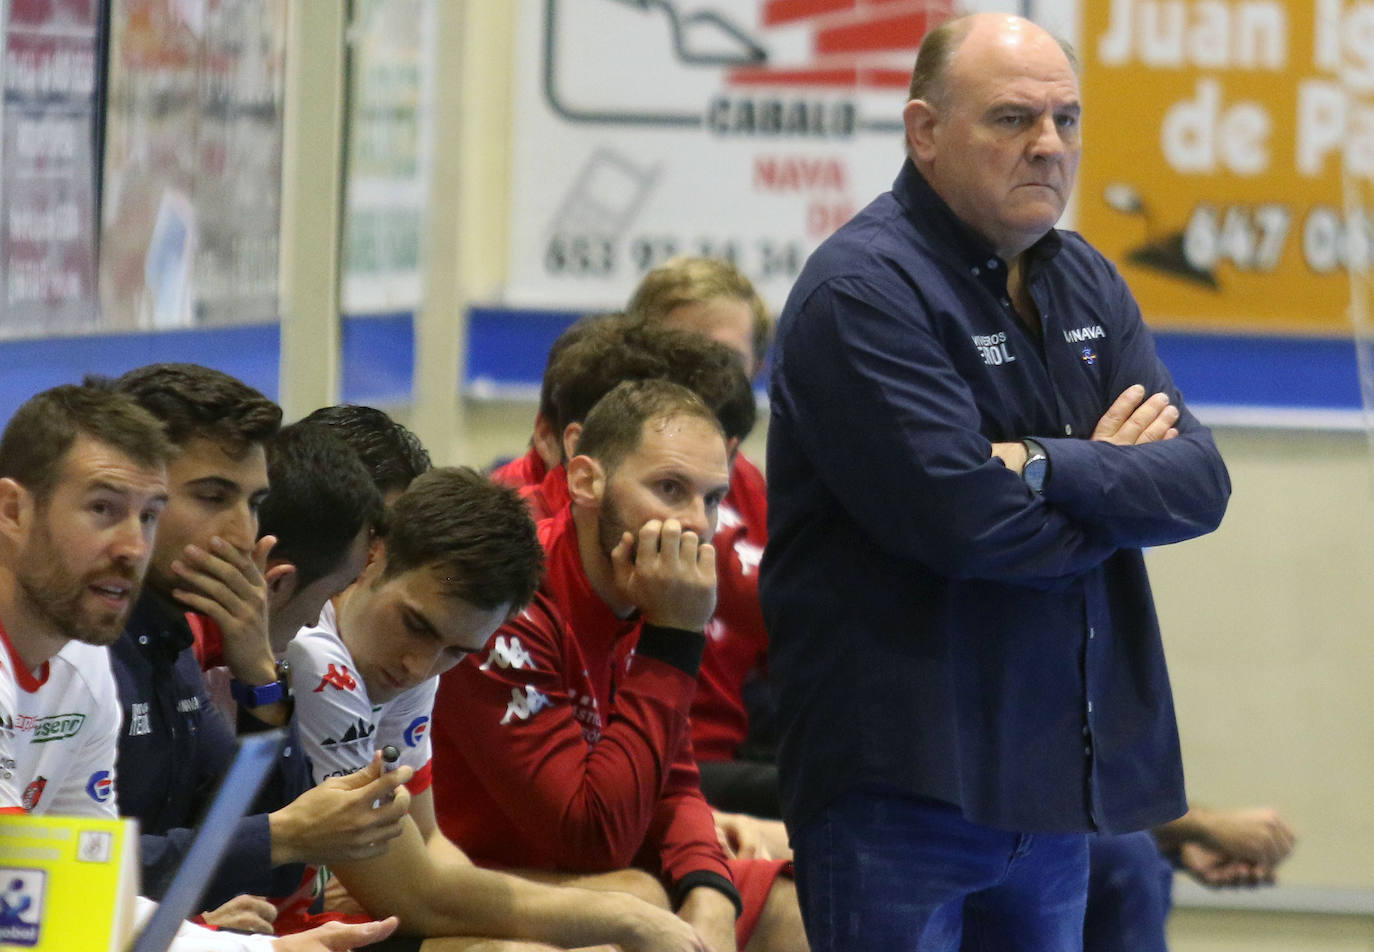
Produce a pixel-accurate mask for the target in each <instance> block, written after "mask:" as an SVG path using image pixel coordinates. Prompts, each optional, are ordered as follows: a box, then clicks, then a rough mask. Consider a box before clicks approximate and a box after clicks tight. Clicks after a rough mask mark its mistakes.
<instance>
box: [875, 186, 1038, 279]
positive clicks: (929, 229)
mask: <svg viewBox="0 0 1374 952" xmlns="http://www.w3.org/2000/svg"><path fill="white" fill-rule="evenodd" d="M892 194H893V196H894V197H895V198H896V199H897V204H899V205H901V207H902V209H903V210H904V211H905V212H906V214H907V217H908V218H909V219H910V220H911V223H912V225H914V226H915V228H916V230H917V231H918V232H920V233H921V234H922V235H923V236H924V237H925V238H926V239H927V240H928V241H929V243H930V245H931V247H933V248H938V249H943V250H944V251H945V253H946V254H949V255H950V256H952V257H953V258H954V259H955V260H956V261H957V262H958V263H959V264H960V265H961V266H962V267H964V268H967V269H969V270H971V271H973V272H974V273H975V274H976V273H977V270H976V269H978V268H982V267H984V266H986V264H987V262H989V261H991V260H994V259H996V257H997V255H996V253H995V252H994V251H993V248H992V246H991V245H990V244H988V243H987V241H986V240H985V239H984V238H983V237H982V236H981V235H979V234H978V233H977V232H975V231H974V230H973V229H972V228H970V227H969V226H968V225H966V224H964V222H963V221H962V220H961V219H960V218H959V216H957V215H955V214H954V211H953V209H951V208H950V207H949V205H947V204H946V203H945V200H944V199H943V198H941V197H940V196H939V195H938V194H937V193H936V191H935V189H934V188H932V187H931V185H930V183H929V182H927V181H926V179H925V176H924V175H922V174H921V173H920V172H919V171H918V170H917V168H916V166H915V165H913V164H912V162H911V159H907V160H906V161H905V162H903V163H902V170H901V171H900V172H898V173H897V179H896V181H894V182H893V183H892ZM1062 243H1063V239H1061V238H1060V237H1059V230H1058V229H1056V228H1051V229H1050V230H1049V231H1048V232H1046V233H1045V234H1044V235H1043V236H1042V237H1041V238H1040V240H1039V241H1037V242H1036V243H1035V244H1033V245H1031V246H1030V248H1029V249H1028V251H1027V256H1026V272H1025V273H1026V274H1027V275H1030V274H1031V273H1033V272H1034V271H1035V270H1036V269H1037V268H1038V267H1039V266H1040V265H1042V264H1044V263H1045V262H1047V261H1049V260H1050V259H1051V258H1053V257H1054V256H1055V255H1056V254H1058V253H1059V248H1060V245H1061V244H1062ZM1004 263H1005V262H1004Z"/></svg>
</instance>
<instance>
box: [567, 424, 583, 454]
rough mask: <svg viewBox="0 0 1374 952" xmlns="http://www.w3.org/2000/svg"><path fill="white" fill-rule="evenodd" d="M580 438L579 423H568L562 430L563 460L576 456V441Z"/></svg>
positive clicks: (580, 425) (580, 427)
mask: <svg viewBox="0 0 1374 952" xmlns="http://www.w3.org/2000/svg"><path fill="white" fill-rule="evenodd" d="M581 438H582V424H581V423H569V424H568V425H567V426H565V427H564V428H563V458H564V459H565V460H570V459H572V458H573V457H574V456H576V455H577V441H578V440H580V439H581Z"/></svg>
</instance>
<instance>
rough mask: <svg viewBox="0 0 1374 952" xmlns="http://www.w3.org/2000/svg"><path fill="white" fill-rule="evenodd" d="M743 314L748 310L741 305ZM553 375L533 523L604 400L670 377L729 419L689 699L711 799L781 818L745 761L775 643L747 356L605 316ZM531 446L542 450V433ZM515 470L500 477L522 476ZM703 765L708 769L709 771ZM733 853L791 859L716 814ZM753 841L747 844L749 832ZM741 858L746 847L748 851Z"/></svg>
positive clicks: (780, 843) (573, 332)
mask: <svg viewBox="0 0 1374 952" xmlns="http://www.w3.org/2000/svg"><path fill="white" fill-rule="evenodd" d="M741 306H743V305H741ZM551 353H552V356H551V358H550V361H549V366H548V369H547V370H546V371H545V374H544V388H543V392H544V394H545V396H544V397H541V399H542V400H543V403H542V405H541V419H542V420H544V421H545V422H546V423H547V425H548V426H549V427H550V428H551V429H552V430H554V431H556V432H557V434H558V438H559V441H560V446H559V456H558V458H557V461H556V463H555V465H553V466H552V468H551V469H549V470H548V471H547V472H546V473H545V474H544V475H543V477H542V478H541V479H540V480H539V482H537V483H533V484H529V485H525V486H522V487H518V488H519V489H520V494H521V496H522V497H524V499H525V501H526V503H527V504H529V506H530V512H531V513H532V514H533V515H534V516H535V518H536V519H542V518H546V517H548V516H551V515H554V514H555V513H556V512H558V511H560V510H562V509H563V508H564V507H566V506H567V504H568V499H569V496H568V475H567V468H566V467H565V466H564V465H563V461H564V460H566V459H567V458H569V457H571V456H572V455H573V452H574V450H573V447H574V445H575V444H576V441H577V435H578V434H579V433H580V432H581V430H582V422H583V420H585V419H586V416H587V414H588V413H589V412H590V411H591V409H592V407H593V406H595V405H596V403H597V401H598V400H600V399H601V398H602V397H604V396H605V395H606V394H607V393H609V392H610V391H611V390H612V389H613V388H614V387H615V386H616V384H619V383H622V382H624V381H626V380H649V379H663V380H670V381H672V382H673V383H679V384H682V385H683V386H684V387H687V388H688V389H689V390H691V391H693V392H694V393H695V394H696V395H697V396H699V397H700V398H701V399H702V400H703V401H704V402H705V403H706V405H707V406H708V407H710V408H711V410H712V411H714V412H715V414H716V417H717V418H718V419H719V420H720V422H721V426H722V427H723V428H724V430H725V436H726V439H727V447H728V448H729V449H730V451H731V452H730V491H729V492H728V493H726V496H725V498H724V499H723V500H722V501H721V504H720V510H719V519H718V524H717V527H716V534H715V536H714V537H713V538H712V544H713V545H714V547H715V549H716V579H717V592H716V612H715V615H714V616H713V617H712V618H711V621H710V622H709V623H708V625H707V629H706V634H707V639H706V653H705V654H704V655H703V657H702V661H701V670H700V672H699V674H698V677H697V690H696V695H695V696H694V698H693V700H692V710H691V724H692V748H693V751H694V752H695V755H696V758H697V763H698V766H699V767H700V769H701V771H702V782H701V785H702V793H703V794H705V796H706V798H707V800H708V801H709V802H711V804H712V805H713V806H716V807H719V808H721V809H723V810H730V811H737V812H742V813H749V814H753V815H756V816H764V817H777V816H778V797H777V777H776V771H775V770H774V769H773V768H772V767H771V765H756V764H747V763H745V764H736V763H735V762H734V761H733V759H732V758H734V757H735V756H736V754H737V753H738V752H739V749H740V747H741V745H742V744H743V743H744V741H745V738H746V736H747V733H748V729H749V715H748V712H747V711H746V707H745V703H744V698H743V692H744V685H745V683H746V682H747V681H748V680H749V678H750V675H751V674H753V673H755V672H756V671H758V670H759V669H761V668H762V667H763V665H764V664H765V662H766V658H767V651H768V635H767V632H766V631H765V630H764V626H763V615H762V613H761V611H760V609H759V599H758V573H757V568H758V564H759V559H760V557H761V556H762V554H763V542H764V540H765V538H766V535H765V532H764V527H765V521H766V504H765V492H766V490H765V487H764V483H763V477H762V476H761V475H760V474H759V473H758V470H756V469H755V468H754V467H753V465H752V464H750V463H749V462H748V461H747V460H745V459H744V457H743V455H742V454H740V453H739V452H738V446H739V444H740V442H742V441H743V440H744V439H745V438H746V437H748V435H749V433H750V431H751V430H752V429H753V426H754V419H755V406H754V394H753V391H752V390H751V389H750V386H749V380H748V377H747V376H746V375H745V373H744V368H743V365H741V363H740V360H739V357H738V355H737V354H736V353H735V351H733V350H732V349H731V348H730V347H728V346H726V345H725V344H722V343H719V342H717V341H714V340H711V339H709V338H708V337H706V336H705V335H704V334H701V333H698V332H696V331H692V330H685V329H681V328H673V327H668V326H663V327H658V326H645V325H644V323H643V322H637V321H636V320H635V319H630V318H625V317H617V316H606V317H602V318H598V319H596V320H584V321H582V322H579V323H578V324H576V325H574V326H573V327H572V328H569V330H568V331H566V332H564V334H563V336H561V337H560V338H559V339H558V341H556V342H555V345H554V350H553V351H552V352H551ZM534 442H536V443H538V442H540V436H539V434H538V433H537V432H536V434H535V437H534ZM520 468H521V467H520V466H519V465H518V463H517V464H512V466H511V467H506V468H504V469H503V470H500V471H498V472H495V473H493V474H492V479H494V480H497V481H498V482H499V481H502V480H503V479H504V480H507V481H508V482H507V484H509V481H511V480H514V479H516V478H518V471H519V470H520ZM703 761H709V762H711V765H710V766H706V765H703V764H702V762H703ZM716 819H717V825H718V826H719V827H720V828H721V832H722V835H724V836H725V838H726V841H727V842H729V843H730V844H731V846H732V847H735V848H742V847H744V846H746V844H747V841H748V840H749V839H753V840H754V841H756V842H758V841H764V842H768V846H767V849H768V851H769V852H772V854H773V855H774V856H776V857H780V858H781V857H784V856H788V855H790V852H789V851H788V849H787V836H786V832H785V831H784V830H783V829H782V827H781V824H780V823H774V824H768V825H761V824H755V823H746V822H743V820H744V818H742V817H739V816H728V815H721V814H717V818H716ZM750 829H753V830H754V831H755V834H754V835H753V836H752V837H749V836H747V835H746V834H748V832H749V830H750ZM742 851H743V850H742Z"/></svg>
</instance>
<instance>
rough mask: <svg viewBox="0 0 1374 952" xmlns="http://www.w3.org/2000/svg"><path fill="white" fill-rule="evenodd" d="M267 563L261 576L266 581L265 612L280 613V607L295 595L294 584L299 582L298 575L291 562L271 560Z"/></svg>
mask: <svg viewBox="0 0 1374 952" xmlns="http://www.w3.org/2000/svg"><path fill="white" fill-rule="evenodd" d="M267 561H268V565H267V573H266V574H265V575H264V576H263V577H264V578H265V579H266V581H267V610H268V611H280V610H281V606H283V605H285V604H286V603H287V602H289V601H290V600H291V596H292V595H295V594H296V583H297V582H298V581H299V580H300V574H299V573H298V572H297V571H296V566H295V565H294V564H293V563H291V562H273V561H272V560H271V559H268V560H267Z"/></svg>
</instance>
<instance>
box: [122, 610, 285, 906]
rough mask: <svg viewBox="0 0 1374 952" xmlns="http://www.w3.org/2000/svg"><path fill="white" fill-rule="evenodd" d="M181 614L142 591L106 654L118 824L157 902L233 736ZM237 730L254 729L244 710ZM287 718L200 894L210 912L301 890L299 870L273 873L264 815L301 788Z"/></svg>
mask: <svg viewBox="0 0 1374 952" xmlns="http://www.w3.org/2000/svg"><path fill="white" fill-rule="evenodd" d="M192 641H193V638H192V634H191V629H190V626H189V625H187V623H186V618H185V614H184V609H182V608H181V607H180V606H178V605H177V604H176V603H175V602H173V601H171V600H170V599H168V598H166V597H164V596H162V595H160V594H158V593H157V592H154V591H152V590H151V589H148V588H145V589H144V590H143V594H142V595H141V596H140V598H139V600H138V602H137V603H136V604H135V605H134V610H133V612H132V614H131V615H130V617H129V621H128V623H127V624H126V625H125V627H124V633H123V634H121V635H120V637H119V640H118V641H116V642H115V644H114V645H113V646H112V648H111V649H110V660H111V665H112V667H113V669H114V674H115V681H116V683H117V684H118V686H119V702H120V706H121V707H122V708H123V709H124V725H123V729H122V730H121V732H120V738H119V761H118V769H117V770H116V771H115V787H116V794H117V796H118V799H119V812H120V814H121V815H122V816H131V817H136V818H137V819H138V821H139V827H140V831H141V833H142V834H143V835H142V837H141V840H140V859H141V862H142V872H143V877H142V882H143V895H146V896H149V897H150V898H154V899H160V898H162V893H163V891H164V890H166V888H167V887H168V886H169V885H170V884H171V880H172V877H173V876H174V875H175V874H176V871H177V869H178V868H179V867H180V865H181V862H182V860H183V859H185V857H186V853H187V852H188V851H189V849H190V846H191V841H192V840H193V838H194V836H195V829H194V825H195V824H196V823H197V822H199V818H200V815H201V814H202V813H203V812H204V811H205V809H206V807H207V806H208V805H209V802H210V799H211V797H212V796H213V795H214V792H215V789H216V787H217V785H218V783H219V780H220V778H221V777H222V776H223V775H224V772H225V771H226V770H227V769H228V768H229V763H230V761H232V760H233V757H234V749H235V745H236V741H235V736H234V729H233V727H231V726H230V725H229V724H228V722H227V721H226V720H225V719H224V717H223V716H222V715H221V714H220V712H219V711H218V710H216V709H215V707H214V705H213V703H212V702H211V700H210V697H209V694H208V693H207V692H206V689H205V683H204V681H203V680H202V677H201V671H200V664H199V663H198V662H197V661H196V656H195V653H194V651H193V650H192V647H191V646H192ZM239 714H240V717H241V718H242V720H243V721H244V724H243V726H245V727H251V729H254V730H262V729H264V728H266V727H268V726H269V725H266V724H261V723H260V722H257V721H256V720H255V719H253V718H251V716H249V715H248V714H246V713H245V712H243V711H240V712H239ZM310 787H311V781H310V771H309V766H308V764H307V763H306V758H305V757H304V755H303V754H302V753H301V747H300V741H299V739H298V737H297V735H296V728H295V724H294V719H293V722H292V724H291V725H290V728H289V730H288V739H287V742H286V745H285V746H284V747H283V750H282V754H281V756H279V757H278V758H277V763H276V767H275V768H274V770H273V771H272V773H271V774H270V775H269V776H268V778H267V781H266V782H265V783H264V784H263V789H262V792H261V793H259V794H258V797H257V800H256V801H255V803H254V805H253V807H252V811H251V813H250V815H249V816H246V817H244V818H243V819H241V820H240V821H239V825H238V831H237V834H236V835H235V836H234V839H233V841H232V842H231V843H230V846H229V850H228V852H227V853H226V854H225V857H224V860H223V861H222V862H221V864H220V869H219V871H218V872H217V873H216V874H215V877H214V879H213V881H212V882H211V884H210V886H209V887H208V888H207V890H206V895H205V897H204V899H203V902H202V905H203V907H204V908H205V909H214V908H216V907H218V906H219V905H221V904H223V903H224V902H226V901H228V900H229V899H231V898H233V897H234V896H237V895H240V894H242V893H250V894H253V895H260V896H268V897H273V898H275V897H280V896H285V895H289V894H290V893H291V892H293V891H294V890H295V889H296V887H297V886H298V885H299V884H300V881H301V877H302V874H303V872H304V867H303V866H300V865H296V864H290V865H286V866H280V867H277V868H276V869H273V867H272V864H271V855H272V839H271V832H270V829H269V823H268V818H267V814H268V813H269V812H271V811H274V810H277V809H280V808H281V807H283V806H285V805H286V804H288V803H290V802H291V801H292V800H294V799H295V798H296V797H298V796H299V795H300V794H302V793H304V792H305V791H306V790H308V789H310Z"/></svg>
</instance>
